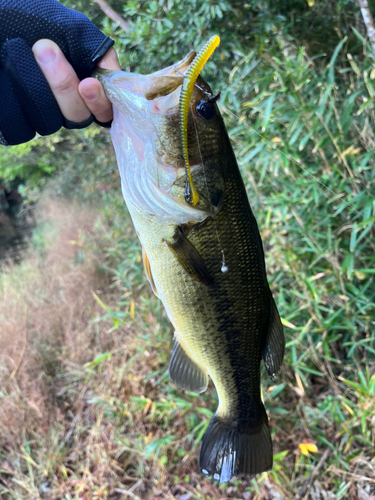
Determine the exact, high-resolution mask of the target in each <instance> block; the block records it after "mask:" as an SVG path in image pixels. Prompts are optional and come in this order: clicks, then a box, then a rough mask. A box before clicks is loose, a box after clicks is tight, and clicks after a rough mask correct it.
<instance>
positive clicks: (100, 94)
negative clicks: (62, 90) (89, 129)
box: [78, 48, 121, 123]
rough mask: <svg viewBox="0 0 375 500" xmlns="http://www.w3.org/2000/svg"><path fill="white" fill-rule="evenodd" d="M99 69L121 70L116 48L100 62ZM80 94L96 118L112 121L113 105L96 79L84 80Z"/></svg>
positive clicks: (102, 120) (80, 86)
mask: <svg viewBox="0 0 375 500" xmlns="http://www.w3.org/2000/svg"><path fill="white" fill-rule="evenodd" d="M98 66H99V67H101V68H104V69H110V70H121V67H120V64H119V62H118V58H117V54H116V51H115V49H114V48H111V49H110V50H109V51H108V52H107V53H106V55H105V56H104V57H103V58H102V59H101V60H100V62H99V64H98ZM78 90H79V93H80V94H81V97H82V99H83V100H84V102H85V104H86V106H87V107H88V108H89V110H90V111H91V113H92V114H93V115H94V116H95V118H96V119H97V120H98V121H100V122H102V123H107V122H109V121H111V120H112V118H113V113H112V104H111V103H110V101H109V100H108V99H107V97H106V95H105V92H104V89H103V85H102V84H101V83H100V82H99V80H97V79H96V78H86V79H85V80H82V82H81V83H80V84H79V87H78Z"/></svg>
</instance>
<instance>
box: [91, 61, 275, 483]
mask: <svg viewBox="0 0 375 500" xmlns="http://www.w3.org/2000/svg"><path fill="white" fill-rule="evenodd" d="M191 59H192V56H191V55H189V56H187V58H185V60H183V61H181V62H180V63H178V64H177V65H174V66H172V67H170V68H167V69H166V70H163V71H161V72H157V73H155V74H153V75H148V76H142V75H130V74H126V73H122V72H110V73H108V72H107V73H105V72H104V73H103V72H101V76H100V79H101V81H102V82H103V85H104V88H105V90H106V92H107V95H108V96H109V98H110V99H111V101H112V103H113V105H114V113H115V118H114V123H113V126H112V131H111V133H112V138H113V142H114V146H115V149H116V154H117V158H118V162H119V168H120V173H121V178H122V188H123V193H124V197H125V200H126V202H127V205H128V208H129V211H130V213H131V216H132V219H133V222H134V226H135V228H136V230H137V233H138V236H139V238H140V240H141V243H142V247H143V250H144V252H143V255H144V258H145V259H146V261H147V262H145V264H146V265H145V268H146V271H147V273H148V278H149V281H150V283H151V284H152V287H153V289H154V291H155V292H156V293H157V295H158V297H159V298H160V299H161V300H162V302H163V304H164V306H165V309H166V311H167V314H168V317H169V319H170V321H171V322H172V324H173V326H174V328H175V345H174V348H173V351H172V357H171V362H170V368H169V372H170V376H171V379H172V381H173V382H174V383H175V384H176V385H178V386H179V387H182V388H183V389H187V390H193V391H196V392H203V391H204V390H205V389H206V387H207V382H208V378H207V375H209V376H210V377H211V379H212V381H213V383H214V385H215V387H216V390H217V392H218V396H219V406H218V409H217V411H216V413H215V415H214V417H213V418H212V420H211V422H210V425H209V427H208V429H207V431H206V434H205V436H204V438H203V442H202V448H201V453H200V468H201V470H202V472H203V473H204V474H207V475H212V476H213V477H214V478H215V479H219V480H220V482H224V481H228V480H229V479H230V478H231V477H232V476H233V475H237V474H241V473H246V474H256V473H259V472H262V471H264V470H268V469H269V468H271V467H272V442H271V437H270V431H269V427H268V419H267V415H266V412H265V408H264V405H263V403H262V400H261V391H260V363H261V359H262V357H263V360H264V362H265V366H266V369H267V372H268V374H269V375H270V376H271V378H273V377H274V376H275V375H276V373H277V371H278V370H279V368H280V365H281V362H282V358H283V352H284V337H283V331H282V326H281V322H280V318H279V315H278V312H277V309H276V306H275V304H274V301H273V298H272V294H271V291H270V289H269V286H268V282H267V276H266V268H265V262H264V253H263V247H262V242H261V238H260V235H259V230H258V226H257V223H256V220H255V218H254V215H253V213H252V211H251V208H250V205H249V201H248V198H247V194H246V190H245V187H244V184H243V181H242V178H241V175H240V172H239V169H238V165H237V162H236V159H235V156H234V153H233V150H232V147H231V144H230V141H229V138H228V135H227V132H226V129H225V125H224V122H223V120H222V118H221V116H220V113H219V110H218V108H217V106H216V104H215V103H214V104H212V106H214V108H209V113H210V118H209V119H205V116H204V113H203V117H202V116H200V115H199V113H198V111H199V109H200V108H199V106H202V102H203V104H205V103H206V104H207V103H208V104H207V106H211V104H209V103H210V101H209V99H208V98H207V94H209V95H212V94H211V89H210V88H209V86H208V85H207V84H206V83H205V82H204V80H203V79H202V78H199V80H198V83H199V87H201V89H203V91H202V90H200V89H194V91H193V94H192V97H191V110H190V112H189V120H188V147H189V159H190V164H191V171H192V179H193V182H194V185H195V187H196V189H197V191H198V193H199V202H198V204H197V205H196V206H195V207H192V206H190V205H189V204H188V203H186V201H185V199H184V184H185V175H184V169H183V166H184V162H183V157H182V153H181V148H180V142H179V138H178V119H179V115H178V97H179V92H180V89H181V83H182V79H181V78H178V77H176V76H175V73H176V72H175V69H178V70H179V71H183V70H184V69H186V68H187V67H188V65H189V61H190V62H191ZM155 75H156V76H155ZM172 76H175V84H174V85H173V81H172V80H171V78H172ZM137 78H138V79H137ZM166 78H168V79H167V84H166V83H165V82H166ZM150 80H151V82H152V89H153V92H154V93H155V95H157V97H154V95H151V96H150V90H149V89H150V87H151V84H150ZM171 82H172V83H171ZM163 86H164V92H163ZM124 88H125V89H126V92H124V91H123V89H124ZM155 89H157V90H156V92H155ZM132 92H133V94H134V99H140V98H141V97H142V96H143V98H144V100H145V103H140V102H138V101H137V103H136V104H137V106H135V105H134V102H133V103H132V99H131V93H132ZM129 95H130V97H129ZM206 109H207V108H206ZM137 110H140V111H137ZM137 112H138V113H142V116H140V118H139V120H142V126H139V123H138V122H137ZM211 115H212V116H211ZM145 116H146V118H147V120H145ZM147 127H148V128H147ZM134 130H137V134H136V135H135V133H134ZM129 138H130V139H129ZM142 141H144V142H143V143H142ZM137 162H138V163H137ZM134 165H136V168H137V169H138V170H134V172H133V173H132V169H133V168H134ZM155 165H156V168H155ZM223 259H225V266H226V267H227V268H228V271H227V272H222V266H223V263H224V260H223Z"/></svg>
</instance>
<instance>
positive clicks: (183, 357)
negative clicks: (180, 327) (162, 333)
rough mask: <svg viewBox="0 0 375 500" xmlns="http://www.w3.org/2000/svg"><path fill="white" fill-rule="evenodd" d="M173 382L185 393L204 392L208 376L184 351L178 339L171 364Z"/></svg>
mask: <svg viewBox="0 0 375 500" xmlns="http://www.w3.org/2000/svg"><path fill="white" fill-rule="evenodd" d="M169 376H170V378H171V381H172V382H173V383H174V384H175V385H177V386H178V387H180V388H181V389H184V390H185V391H192V392H204V391H205V390H206V389H207V385H208V376H207V373H205V372H204V371H203V370H202V369H201V368H200V367H199V366H198V365H197V364H196V363H195V362H194V361H193V360H192V359H191V358H190V357H189V356H188V355H187V354H186V352H185V351H184V350H183V348H182V347H181V345H180V343H179V342H178V340H177V339H175V341H174V346H173V349H172V356H171V360H170V362H169Z"/></svg>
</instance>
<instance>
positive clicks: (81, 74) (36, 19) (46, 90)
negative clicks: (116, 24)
mask: <svg viewBox="0 0 375 500" xmlns="http://www.w3.org/2000/svg"><path fill="white" fill-rule="evenodd" d="M0 26H1V29H0V88H1V92H0V144H1V145H5V146H11V145H16V144H21V143H23V142H27V141H29V140H31V139H32V138H33V137H34V136H35V133H39V134H40V135H49V134H53V133H54V132H56V131H57V130H59V129H60V128H61V127H65V128H68V129H72V128H84V127H87V126H88V125H90V123H91V122H92V121H93V119H94V116H95V119H96V121H97V122H98V123H100V124H101V125H105V124H107V123H108V122H109V121H110V120H111V118H112V111H111V106H110V103H109V102H108V101H107V99H106V97H105V95H104V92H103V89H102V87H101V84H100V83H99V82H97V81H96V80H93V79H91V78H90V75H91V74H92V72H93V71H94V69H95V68H96V67H97V66H98V64H99V63H100V64H99V65H100V66H102V67H103V66H104V67H109V68H111V69H119V66H118V61H117V57H116V53H115V52H114V51H113V50H111V47H112V45H113V43H114V42H113V40H111V39H110V38H109V37H107V36H105V35H104V34H103V33H102V32H101V31H100V30H99V29H98V28H97V27H96V26H95V25H94V24H92V23H91V21H89V19H87V17H85V16H84V15H83V14H81V13H79V12H76V11H73V10H71V9H68V8H67V7H64V6H63V5H62V4H60V3H59V2H57V1H56V0H32V1H25V0H0ZM43 54H44V56H45V57H42V55H43ZM35 56H37V57H35ZM51 56H52V57H51ZM36 59H38V62H37V60H36ZM48 59H49V61H48ZM45 75H46V76H45ZM80 81H81V83H80ZM95 91H96V92H99V93H98V97H97V99H95V98H94V99H89V97H95V96H94V95H93V94H95ZM91 111H93V114H94V116H92V115H91Z"/></svg>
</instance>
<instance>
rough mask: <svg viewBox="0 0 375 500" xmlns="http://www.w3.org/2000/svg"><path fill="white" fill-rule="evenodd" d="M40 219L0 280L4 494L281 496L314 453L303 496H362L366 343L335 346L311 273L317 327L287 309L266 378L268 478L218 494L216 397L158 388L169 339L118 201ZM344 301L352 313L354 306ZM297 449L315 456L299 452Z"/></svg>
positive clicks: (366, 448)
mask: <svg viewBox="0 0 375 500" xmlns="http://www.w3.org/2000/svg"><path fill="white" fill-rule="evenodd" d="M39 212H40V214H41V215H40V218H41V220H40V221H39V224H38V228H39V232H37V233H36V235H37V236H36V237H35V241H36V242H37V245H36V246H37V248H36V249H35V250H33V251H30V254H29V255H28V256H27V257H26V258H25V259H24V260H23V262H22V264H20V265H19V266H10V267H8V268H6V269H4V270H3V273H2V275H1V298H2V300H1V313H0V315H1V323H0V324H1V327H0V340H1V353H2V354H1V378H2V382H1V388H2V389H1V393H0V399H1V405H0V435H1V441H0V485H1V486H0V495H1V497H2V498H4V499H26V498H27V499H30V498H36V499H39V498H48V499H51V500H54V499H56V500H57V499H86V498H87V499H89V498H90V499H92V498H95V499H99V498H126V497H130V498H142V499H143V498H149V499H151V498H152V499H169V498H182V499H184V500H185V499H188V498H196V499H202V500H203V499H204V500H206V499H208V498H210V499H211V498H214V499H219V498H245V499H246V498H248V499H250V498H253V499H256V498H258V499H260V498H293V496H294V495H296V494H297V492H298V489H299V488H300V487H301V486H303V484H304V482H305V481H306V480H307V479H308V478H309V477H310V475H311V473H312V472H313V471H314V468H315V467H316V465H317V463H318V461H319V459H321V457H322V455H325V456H326V457H327V459H326V461H325V463H324V466H323V468H322V469H321V470H320V474H319V475H318V478H317V479H315V480H314V481H313V484H312V485H311V487H309V488H308V490H307V494H308V495H311V496H307V497H306V498H320V497H321V498H355V496H357V497H358V498H368V497H369V496H370V494H371V493H373V492H374V491H375V489H374V488H375V473H374V465H373V461H372V458H373V415H374V391H375V376H374V374H373V371H372V366H373V365H372V364H371V363H373V361H372V360H373V343H372V339H371V337H369V336H368V334H367V335H366V334H365V332H363V333H362V334H359V335H358V338H356V337H354V336H353V338H352V341H351V342H348V343H347V344H346V345H341V344H340V342H339V340H340V336H341V335H342V326H341V325H342V324H344V325H345V324H346V323H348V321H349V319H348V317H346V316H345V315H344V312H343V311H345V309H344V310H343V309H342V307H343V306H342V305H341V303H340V302H339V301H340V300H343V299H338V303H337V304H332V309H329V308H327V306H326V305H324V304H323V306H321V301H320V300H318V297H320V295H318V294H319V293H320V290H321V289H320V288H319V287H318V283H319V281H321V280H322V279H323V278H324V277H318V278H316V279H315V280H311V284H310V287H308V285H307V283H308V281H307V280H306V278H303V279H299V280H298V285H299V286H301V287H302V288H303V289H305V290H306V291H308V294H306V295H307V296H308V297H309V302H310V303H309V304H308V308H309V309H310V308H312V309H313V310H316V309H317V308H318V305H319V307H320V306H321V307H322V309H323V312H324V314H323V312H321V313H320V321H321V326H320V327H319V326H316V325H314V321H316V318H315V317H314V316H311V319H310V320H308V321H307V322H306V323H305V324H302V325H299V324H298V322H297V321H296V320H295V319H296V317H295V314H290V313H289V314H288V315H287V321H288V322H289V323H288V324H289V325H290V328H286V332H287V340H288V344H287V356H286V361H285V363H284V367H283V370H282V374H281V376H280V377H279V378H278V379H277V381H276V383H274V384H272V385H271V383H270V382H269V381H268V380H267V379H266V377H264V381H263V382H264V385H263V397H264V400H265V403H266V406H267V410H268V413H269V417H270V423H271V426H272V437H273V441H274V447H275V465H274V469H273V470H272V471H271V472H269V473H264V474H262V475H261V476H260V477H258V478H256V479H251V478H239V479H234V480H233V481H231V483H230V484H229V485H221V486H219V485H218V484H217V482H215V481H214V482H210V481H207V480H205V479H203V478H202V477H201V476H200V474H198V467H197V460H198V453H199V447H200V440H201V438H202V435H203V433H204V431H205V429H206V427H207V425H208V422H209V419H210V417H211V415H212V414H213V412H214V411H215V408H216V405H217V397H216V393H215V390H214V388H213V387H212V385H210V387H209V390H208V391H207V393H205V394H204V395H202V396H198V395H196V394H193V393H187V394H186V393H184V392H183V391H180V390H178V389H175V388H174V387H173V386H171V384H170V382H169V380H168V375H167V367H168V361H169V353H170V351H171V339H172V329H171V326H170V324H169V322H168V320H167V318H166V315H165V313H164V310H163V308H162V306H161V304H160V302H159V301H158V300H157V299H156V298H155V297H154V296H153V295H152V293H151V291H150V290H149V286H148V284H147V283H146V280H145V279H144V277H143V270H142V264H141V251H140V248H139V244H138V242H137V240H136V237H135V235H134V231H133V229H132V227H131V223H130V220H129V216H128V214H127V212H126V210H125V208H124V207H123V203H122V200H121V196H120V193H119V192H118V191H116V190H114V191H110V192H108V193H107V194H106V195H105V199H104V200H103V203H102V205H101V207H100V210H99V215H98V213H97V211H96V210H94V209H87V208H85V209H82V207H80V206H78V205H71V206H70V208H69V209H67V208H66V203H64V202H61V201H59V202H56V201H51V200H47V201H46V202H45V203H44V205H42V207H41V208H40V210H39ZM266 231H267V229H266ZM278 237H279V238H280V235H279V236H278ZM265 239H266V241H267V237H266V238H265ZM124 256H126V258H125V259H124ZM290 265H291V269H290V271H289V272H290V273H291V274H292V275H293V266H294V265H296V264H295V260H294V259H290ZM274 266H275V268H274V273H277V272H280V271H279V270H278V264H277V263H276V264H274ZM272 275H273V274H272ZM274 286H275V285H274ZM286 289H287V286H286V285H285V284H284V286H282V288H281V291H282V293H281V294H280V295H279V297H280V296H281V297H282V294H284V296H285V298H284V301H283V299H282V298H281V299H280V298H279V303H280V304H281V310H282V311H283V312H284V316H285V305H283V304H286V303H287V302H288V301H289V304H291V305H293V300H297V299H298V298H300V294H299V293H297V292H298V290H297V292H296V288H294V289H292V290H291V291H290V292H289V293H288V294H287V293H286ZM317 290H318V291H317ZM314 291H315V295H314V293H313V292H314ZM295 297H297V298H295ZM314 297H315V298H314ZM348 302H349V305H347V303H348ZM356 304H358V305H356ZM343 305H344V306H348V307H350V308H351V309H350V308H348V311H351V310H354V312H357V314H358V315H362V314H364V312H365V311H366V307H367V306H366V303H361V302H359V303H356V302H355V301H353V302H351V301H350V300H349V301H343ZM336 311H339V314H336ZM292 322H293V323H292ZM349 331H352V329H350V330H349ZM316 336H319V338H320V340H319V342H318V343H317V342H315V338H316ZM343 353H345V356H346V357H347V358H349V362H348V363H347V362H346V361H345V359H344V357H343ZM305 441H307V442H312V443H315V444H316V445H317V448H318V452H317V453H309V454H308V455H307V456H305V455H303V454H302V453H301V447H300V446H299V445H300V444H302V443H304V442H305ZM327 451H328V452H327ZM328 453H329V454H328ZM361 491H364V492H366V491H367V497H366V493H365V494H364V495H365V496H363V495H362V497H360V496H358V495H359V493H358V492H361ZM314 492H315V493H314ZM313 495H315V496H313ZM319 495H321V496H319ZM323 495H325V496H323ZM327 495H328V496H327Z"/></svg>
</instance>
